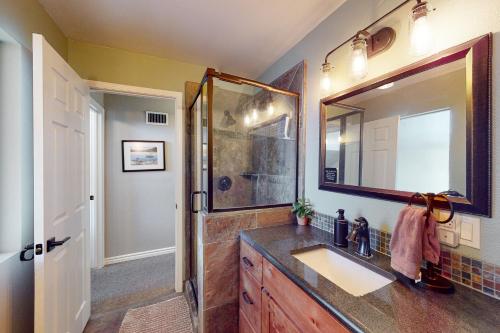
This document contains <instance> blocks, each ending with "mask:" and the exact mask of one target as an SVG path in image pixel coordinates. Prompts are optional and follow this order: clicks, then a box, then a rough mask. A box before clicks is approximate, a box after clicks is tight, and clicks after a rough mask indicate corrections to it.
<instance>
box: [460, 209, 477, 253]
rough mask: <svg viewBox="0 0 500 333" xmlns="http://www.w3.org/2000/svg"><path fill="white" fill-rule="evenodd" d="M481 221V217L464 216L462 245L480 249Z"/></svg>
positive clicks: (461, 230)
mask: <svg viewBox="0 0 500 333" xmlns="http://www.w3.org/2000/svg"><path fill="white" fill-rule="evenodd" d="M480 221H481V220H480V219H479V217H472V216H462V219H461V223H460V224H461V226H460V240H459V242H460V244H461V245H465V246H470V247H473V248H476V249H479V248H480V239H481V238H480V233H481V231H480V230H481V226H480Z"/></svg>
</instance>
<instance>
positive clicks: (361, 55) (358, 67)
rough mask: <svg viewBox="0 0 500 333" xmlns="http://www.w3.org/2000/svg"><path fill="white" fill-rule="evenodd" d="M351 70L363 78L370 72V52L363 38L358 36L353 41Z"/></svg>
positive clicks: (355, 75) (359, 77)
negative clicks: (368, 52)
mask: <svg viewBox="0 0 500 333" xmlns="http://www.w3.org/2000/svg"><path fill="white" fill-rule="evenodd" d="M351 71H352V75H353V76H354V78H356V79H362V78H364V77H365V76H366V74H367V73H368V54H367V50H366V40H365V39H363V38H356V39H354V41H353V43H352V58H351Z"/></svg>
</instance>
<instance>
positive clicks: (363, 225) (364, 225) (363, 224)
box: [354, 216, 368, 228]
mask: <svg viewBox="0 0 500 333" xmlns="http://www.w3.org/2000/svg"><path fill="white" fill-rule="evenodd" d="M354 221H356V222H357V223H356V224H357V225H358V227H361V228H368V220H367V219H366V218H364V217H363V216H360V217H358V218H357V219H355V220H354Z"/></svg>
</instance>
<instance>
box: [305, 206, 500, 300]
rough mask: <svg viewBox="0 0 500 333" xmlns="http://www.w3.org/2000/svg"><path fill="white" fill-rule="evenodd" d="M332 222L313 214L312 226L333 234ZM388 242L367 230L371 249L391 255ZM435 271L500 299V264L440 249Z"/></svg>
mask: <svg viewBox="0 0 500 333" xmlns="http://www.w3.org/2000/svg"><path fill="white" fill-rule="evenodd" d="M334 221H335V217H333V216H330V215H326V214H322V213H318V212H316V213H315V215H314V217H313V218H312V221H311V225H312V226H314V227H316V228H319V229H322V230H325V231H327V232H329V233H332V234H333V223H334ZM351 228H352V223H351V222H350V221H349V231H351ZM390 242H391V234H390V233H388V232H385V231H380V230H378V229H374V228H370V245H371V248H372V249H373V250H375V251H377V252H380V253H382V254H385V255H388V256H390V255H391V250H390V247H389V244H390ZM435 268H436V272H438V273H439V274H441V276H443V277H445V278H447V279H450V280H452V281H453V282H455V283H459V284H461V285H464V286H466V287H469V288H472V289H474V290H476V291H479V292H482V293H483V294H486V295H488V296H492V297H494V298H497V299H500V265H496V266H495V265H494V264H490V263H487V262H484V261H481V260H480V259H476V258H469V257H466V256H463V255H461V254H459V253H457V252H455V251H453V250H450V249H449V248H444V247H442V248H441V256H440V258H439V264H438V265H437V266H436V267H435Z"/></svg>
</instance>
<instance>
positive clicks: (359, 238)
mask: <svg viewBox="0 0 500 333" xmlns="http://www.w3.org/2000/svg"><path fill="white" fill-rule="evenodd" d="M355 221H356V223H353V225H352V230H351V233H350V234H349V235H348V236H347V239H348V240H350V241H351V242H358V248H357V250H356V251H355V252H356V254H358V255H360V256H362V257H371V256H372V252H371V249H370V229H369V228H368V221H367V220H366V219H365V218H364V217H359V218H357V219H355Z"/></svg>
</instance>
